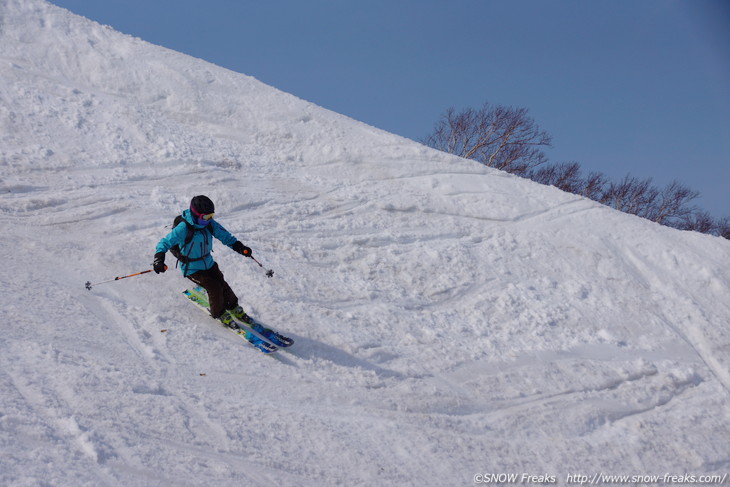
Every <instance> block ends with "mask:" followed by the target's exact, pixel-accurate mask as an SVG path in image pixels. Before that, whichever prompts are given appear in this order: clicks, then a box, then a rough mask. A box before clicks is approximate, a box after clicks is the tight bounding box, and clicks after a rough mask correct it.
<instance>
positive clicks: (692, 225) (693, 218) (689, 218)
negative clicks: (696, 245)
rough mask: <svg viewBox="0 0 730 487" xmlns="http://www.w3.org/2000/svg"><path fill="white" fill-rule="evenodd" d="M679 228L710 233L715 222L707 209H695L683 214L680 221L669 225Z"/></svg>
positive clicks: (713, 228) (714, 226)
mask: <svg viewBox="0 0 730 487" xmlns="http://www.w3.org/2000/svg"><path fill="white" fill-rule="evenodd" d="M671 226H673V227H675V228H679V229H680V230H692V231H695V232H700V233H712V232H713V231H714V230H715V228H716V223H715V221H714V220H713V219H712V217H711V216H710V214H709V213H708V212H707V211H704V210H697V211H694V212H692V213H690V214H688V215H685V216H684V217H683V218H682V220H681V221H680V222H677V223H676V224H673V225H671Z"/></svg>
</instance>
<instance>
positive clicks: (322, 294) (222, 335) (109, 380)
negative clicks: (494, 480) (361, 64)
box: [0, 0, 730, 486]
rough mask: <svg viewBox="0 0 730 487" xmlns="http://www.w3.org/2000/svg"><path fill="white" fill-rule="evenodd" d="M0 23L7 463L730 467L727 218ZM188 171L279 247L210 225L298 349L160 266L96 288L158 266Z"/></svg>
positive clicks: (153, 477)
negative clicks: (629, 201) (209, 301)
mask: <svg viewBox="0 0 730 487" xmlns="http://www.w3.org/2000/svg"><path fill="white" fill-rule="evenodd" d="M0 45H2V46H3V49H2V51H0V76H1V77H2V79H3V83H1V84H0V99H1V100H2V103H0V129H1V131H0V170H1V173H0V215H1V216H2V217H3V219H4V221H5V223H6V226H5V231H4V232H3V233H2V234H1V235H0V242H2V248H3V249H4V250H5V256H6V258H5V263H4V272H3V273H2V274H0V292H2V293H3V295H4V296H5V297H6V299H5V301H4V303H5V304H4V305H3V307H2V311H1V314H0V326H1V327H2V334H0V350H1V353H0V363H1V364H2V367H1V368H0V432H1V433H2V434H1V435H0V485H3V486H4V485H12V486H16V485H17V486H36V485H54V486H55V485H75V486H85V485H89V486H92V485H93V486H99V485H108V486H117V485H119V486H121V485H124V486H136V485H139V486H151V485H176V486H197V485H221V486H227V485H230V486H233V485H261V486H264V485H298V486H299V485H300V486H305V485H307V486H309V485H311V486H315V485H316V486H323V485H324V486H326V485H368V486H370V485H434V486H448V485H470V484H473V483H474V480H473V479H474V475H475V474H477V473H483V472H495V473H500V472H503V473H519V474H521V473H530V474H536V475H539V474H544V473H548V474H554V475H556V476H557V479H558V483H559V484H563V483H564V482H565V476H566V475H567V473H570V472H573V473H576V472H578V473H589V472H597V471H600V472H604V473H608V474H664V473H665V472H670V473H673V474H678V475H679V474H684V473H691V474H698V475H699V474H703V473H708V474H711V473H720V474H724V473H725V472H727V471H728V470H730V456H729V453H728V452H730V442H729V441H728V438H730V331H729V330H728V326H727V324H728V323H730V272H729V271H730V267H728V266H729V264H728V263H729V262H730V244H728V242H727V241H726V240H722V239H719V238H714V237H710V236H707V235H700V234H694V233H688V232H679V231H676V230H672V229H668V228H663V227H659V226H656V225H654V224H651V223H649V222H647V221H643V220H640V219H637V218H634V217H630V216H627V215H623V214H620V213H617V212H615V211H612V210H610V209H608V208H605V207H602V206H600V205H598V204H596V203H594V202H592V201H589V200H585V199H582V198H579V197H576V196H574V195H569V194H565V193H562V192H560V191H557V190H555V189H553V188H548V187H544V186H540V185H536V184H534V183H531V182H529V181H526V180H522V179H519V178H516V177H513V176H509V175H507V174H504V173H501V172H499V171H494V170H491V169H488V168H484V167H481V166H478V165H475V164H473V163H471V162H469V161H463V160H459V159H456V158H453V157H451V156H447V155H445V154H441V153H438V152H434V151H431V150H429V149H427V148H424V147H422V146H420V145H418V144H415V143H413V142H411V141H408V140H405V139H402V138H400V137H397V136H394V135H391V134H387V133H384V132H381V131H379V130H377V129H374V128H372V127H368V126H365V125H363V124H360V123H357V122H355V121H353V120H349V119H347V118H345V117H342V116H340V115H337V114H334V113H332V112H329V111H326V110H323V109H321V108H319V107H316V106H314V105H312V104H310V103H307V102H304V101H302V100H299V99H296V98H294V97H292V96H289V95H287V94H285V93H281V92H279V91H277V90H275V89H273V88H270V87H268V86H265V85H263V84H261V83H259V82H257V81H256V80H254V79H253V78H250V77H247V76H244V75H239V74H236V73H232V72H230V71H227V70H224V69H221V68H218V67H216V66H213V65H211V64H209V63H206V62H204V61H201V60H197V59H193V58H190V57H188V56H184V55H181V54H178V53H175V52H172V51H169V50H166V49H162V48H159V47H156V46H152V45H149V44H147V43H145V42H143V41H141V40H139V39H134V38H131V37H128V36H125V35H122V34H119V33H117V32H114V31H113V30H112V29H110V28H108V27H103V26H99V25H98V24H95V23H93V22H89V21H87V20H84V19H82V18H80V17H76V16H74V15H72V14H70V13H69V12H67V11H65V10H62V9H59V8H56V7H54V6H52V5H50V4H48V3H45V2H43V1H40V0H23V1H21V0H0ZM196 194H207V195H209V196H210V197H211V198H212V199H213V200H214V201H215V202H216V207H217V212H216V213H217V217H216V218H217V219H218V221H220V222H221V223H222V224H223V225H224V226H225V227H226V228H228V229H229V230H231V231H232V233H234V234H235V235H237V236H239V237H240V238H241V240H242V241H243V242H244V243H246V244H248V245H250V246H251V247H252V248H253V249H254V254H255V256H256V257H257V258H259V260H261V261H262V263H263V264H264V265H265V267H266V268H272V269H274V270H275V276H274V278H272V279H267V278H266V277H265V275H264V272H263V270H262V269H260V268H259V267H258V266H256V265H255V264H254V263H252V262H251V261H250V260H247V259H242V258H241V257H240V256H238V255H237V254H235V253H233V252H230V251H229V250H228V249H226V248H225V247H223V246H222V245H220V244H218V245H217V246H216V247H215V254H214V256H215V258H216V260H217V261H218V262H219V263H220V265H221V268H222V270H223V272H224V273H225V275H226V277H227V279H228V280H229V282H231V284H232V285H233V287H234V289H235V290H236V291H237V292H238V293H239V296H240V298H241V301H242V304H243V305H244V306H245V307H246V308H247V310H248V311H249V312H250V313H252V314H253V315H254V316H256V317H257V318H259V319H260V320H261V321H262V322H263V323H265V324H268V325H270V326H272V327H274V328H277V329H279V330H281V331H282V332H284V333H285V334H287V335H289V336H292V337H293V338H294V339H295V345H294V346H293V347H292V348H291V349H289V350H287V351H281V352H278V353H277V354H276V355H274V356H265V355H263V354H260V353H258V352H257V351H255V350H254V349H253V348H251V347H249V346H248V345H247V344H246V343H245V342H243V341H242V340H240V339H239V338H237V337H235V336H233V335H232V334H230V333H228V332H227V331H225V330H223V329H221V328H220V327H218V326H217V325H216V323H215V322H214V321H212V320H210V319H207V318H205V317H204V316H203V315H201V314H200V313H199V312H198V311H196V310H195V309H194V307H193V306H191V305H189V304H188V303H186V302H185V299H184V298H183V297H182V295H181V294H180V291H181V290H182V289H184V287H186V286H187V281H185V280H184V279H183V278H182V277H180V274H179V272H178V271H177V270H176V269H171V270H170V271H169V272H168V273H166V274H163V275H160V276H158V275H155V274H147V275H143V276H138V277H134V278H130V279H125V280H121V281H118V282H112V283H107V284H100V285H97V286H94V287H93V289H92V290H91V291H86V290H85V289H84V287H83V285H84V282H85V281H87V280H90V281H92V282H99V281H102V280H105V279H110V278H113V277H114V276H119V275H124V274H128V273H132V272H139V271H142V270H146V269H148V268H149V267H150V262H151V260H152V254H153V253H154V246H155V244H156V243H157V241H158V240H159V238H160V237H162V236H163V235H164V234H165V233H166V232H167V231H168V230H169V225H170V224H171V222H172V219H173V217H174V216H175V215H176V214H177V213H179V211H180V210H182V209H183V208H185V207H186V205H187V204H188V202H189V199H190V197H192V196H194V195H196ZM168 259H169V260H172V257H168ZM173 263H174V262H173ZM168 264H170V262H168Z"/></svg>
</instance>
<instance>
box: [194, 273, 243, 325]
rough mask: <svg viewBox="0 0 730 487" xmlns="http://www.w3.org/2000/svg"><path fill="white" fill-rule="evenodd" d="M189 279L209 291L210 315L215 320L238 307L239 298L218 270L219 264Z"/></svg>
mask: <svg viewBox="0 0 730 487" xmlns="http://www.w3.org/2000/svg"><path fill="white" fill-rule="evenodd" d="M188 279H190V280H191V281H193V282H194V283H195V284H199V285H200V286H203V287H204V288H205V290H206V291H208V302H209V303H210V315H211V316H212V317H213V318H218V317H219V316H220V315H222V314H223V312H224V311H225V310H227V309H233V308H235V307H236V306H238V297H237V296H236V294H235V293H234V292H233V289H231V286H229V285H228V283H227V282H226V280H225V279H224V278H223V273H222V272H221V270H220V269H219V268H218V263H216V264H214V265H213V267H211V268H210V269H208V270H205V271H198V272H194V273H193V274H190V275H189V276H188Z"/></svg>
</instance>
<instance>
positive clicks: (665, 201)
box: [644, 181, 712, 233]
mask: <svg viewBox="0 0 730 487" xmlns="http://www.w3.org/2000/svg"><path fill="white" fill-rule="evenodd" d="M698 196H699V193H698V192H697V191H693V190H691V189H689V188H688V187H687V186H685V185H684V184H682V183H680V182H679V181H672V182H671V183H669V184H668V185H667V187H665V188H664V189H663V190H662V191H661V192H660V193H658V194H657V197H656V198H655V200H654V201H653V202H652V203H653V204H652V205H651V206H650V207H649V208H647V211H646V212H645V215H644V216H645V217H646V218H648V219H649V220H651V221H653V222H656V223H660V224H662V225H668V226H674V227H676V226H679V227H681V226H682V225H681V224H680V222H689V221H692V219H693V218H695V217H696V223H697V227H698V228H699V227H702V228H704V224H702V223H700V221H701V220H703V219H706V218H705V216H706V217H707V218H709V214H707V215H704V216H703V215H700V213H702V212H700V211H699V210H697V208H695V207H694V206H689V203H690V202H691V201H692V200H694V199H695V198H697V197H698ZM710 220H711V219H710ZM711 227H712V225H710V229H711ZM710 229H708V230H706V231H704V232H703V233H707V232H709V231H710ZM698 231H702V230H698Z"/></svg>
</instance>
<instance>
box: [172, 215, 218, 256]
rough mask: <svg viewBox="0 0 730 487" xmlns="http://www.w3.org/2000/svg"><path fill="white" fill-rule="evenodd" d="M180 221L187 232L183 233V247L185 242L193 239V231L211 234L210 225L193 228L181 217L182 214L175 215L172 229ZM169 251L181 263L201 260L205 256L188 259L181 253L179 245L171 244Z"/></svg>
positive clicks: (187, 242)
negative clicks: (183, 223)
mask: <svg viewBox="0 0 730 487" xmlns="http://www.w3.org/2000/svg"><path fill="white" fill-rule="evenodd" d="M180 222H185V228H186V229H187V233H186V234H185V242H184V243H183V247H185V246H186V245H187V244H189V243H190V241H191V240H192V239H193V235H195V232H205V231H208V232H211V235H212V234H213V230H212V229H211V228H210V225H208V226H206V227H205V228H195V227H194V226H192V225H191V224H190V223H188V221H187V220H186V219H185V218H183V216H182V215H178V216H176V217H175V219H174V220H173V221H172V228H173V229H174V228H175V227H177V226H178V225H179V224H180ZM170 253H171V254H172V255H173V256H175V258H176V259H177V260H178V262H182V263H183V264H188V263H190V262H194V261H196V260H203V259H204V258H205V257H200V258H198V259H190V258H188V256H187V255H183V253H182V249H181V248H180V246H179V245H173V246H172V247H170Z"/></svg>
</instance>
